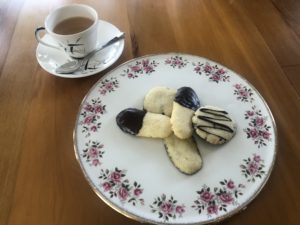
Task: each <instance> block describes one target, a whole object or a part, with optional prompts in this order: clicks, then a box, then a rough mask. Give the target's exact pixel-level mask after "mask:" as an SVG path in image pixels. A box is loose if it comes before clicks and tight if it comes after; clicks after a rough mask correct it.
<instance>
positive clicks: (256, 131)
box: [244, 106, 272, 148]
mask: <svg viewBox="0 0 300 225" xmlns="http://www.w3.org/2000/svg"><path fill="white" fill-rule="evenodd" d="M245 119H247V120H250V122H249V123H248V125H249V127H247V128H245V129H244V132H245V133H246V134H247V138H248V139H252V140H253V141H254V144H255V145H257V147H258V148H261V147H262V146H266V145H267V143H268V142H270V141H271V136H272V133H271V132H270V129H271V126H270V125H268V123H267V120H268V117H267V116H263V115H262V113H261V110H257V109H256V106H252V108H251V110H247V111H246V113H245Z"/></svg>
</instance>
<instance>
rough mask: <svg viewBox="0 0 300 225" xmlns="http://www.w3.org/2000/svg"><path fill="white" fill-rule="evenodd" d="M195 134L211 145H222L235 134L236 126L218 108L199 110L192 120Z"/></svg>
mask: <svg viewBox="0 0 300 225" xmlns="http://www.w3.org/2000/svg"><path fill="white" fill-rule="evenodd" d="M192 123H193V126H194V129H195V131H196V133H197V134H198V135H199V137H201V138H203V139H204V140H206V141H207V142H209V143H211V144H223V143H225V142H227V141H229V140H230V139H231V138H232V137H233V136H234V134H235V132H236V124H235V122H234V121H233V120H232V119H231V118H230V117H229V115H228V113H227V112H226V111H225V110H223V109H221V108H218V107H214V106H204V107H201V108H199V109H198V110H197V111H196V112H195V115H194V116H193V118H192Z"/></svg>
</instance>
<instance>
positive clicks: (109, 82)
mask: <svg viewBox="0 0 300 225" xmlns="http://www.w3.org/2000/svg"><path fill="white" fill-rule="evenodd" d="M118 87H119V81H118V80H117V78H115V77H111V78H110V79H108V78H106V79H104V80H103V81H101V83H100V86H99V93H100V94H101V95H106V94H107V93H110V92H113V91H115V90H116V89H117V88H118Z"/></svg>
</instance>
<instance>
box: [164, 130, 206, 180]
mask: <svg viewBox="0 0 300 225" xmlns="http://www.w3.org/2000/svg"><path fill="white" fill-rule="evenodd" d="M164 144H165V149H166V151H167V153H168V156H169V158H170V160H171V162H172V163H173V165H174V166H175V167H176V168H177V169H178V170H179V171H180V172H182V173H185V174H188V175H191V174H194V173H196V172H197V171H199V170H200V169H201V167H202V159H201V156H200V153H199V150H198V147H197V144H196V142H195V141H194V139H193V137H191V138H188V139H180V138H178V137H176V136H175V135H174V134H171V135H170V136H169V137H167V138H165V139H164Z"/></svg>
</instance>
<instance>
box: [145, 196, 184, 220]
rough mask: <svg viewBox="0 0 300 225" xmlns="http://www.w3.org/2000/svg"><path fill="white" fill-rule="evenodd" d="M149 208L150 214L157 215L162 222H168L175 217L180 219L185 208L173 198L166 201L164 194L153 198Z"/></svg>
mask: <svg viewBox="0 0 300 225" xmlns="http://www.w3.org/2000/svg"><path fill="white" fill-rule="evenodd" d="M150 208H151V212H152V213H157V214H158V218H160V219H162V220H163V221H164V222H166V221H169V219H170V218H172V219H176V218H177V217H182V214H183V213H184V212H185V206H184V205H183V204H178V203H177V200H175V199H174V198H173V196H171V197H170V198H169V199H167V196H166V195H165V194H162V195H161V196H160V197H157V198H155V199H154V201H153V203H152V204H151V205H150Z"/></svg>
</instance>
